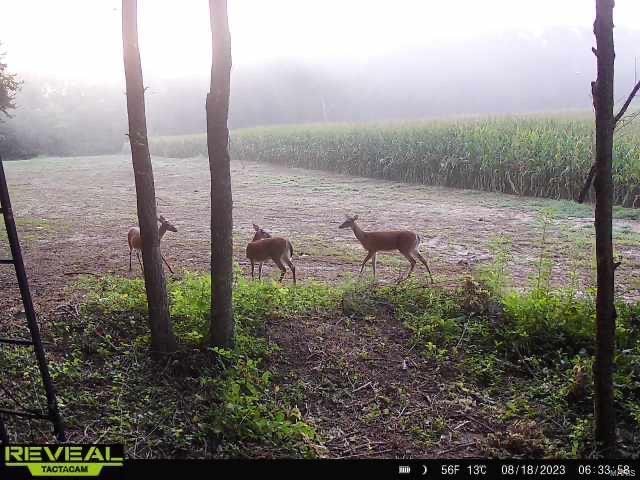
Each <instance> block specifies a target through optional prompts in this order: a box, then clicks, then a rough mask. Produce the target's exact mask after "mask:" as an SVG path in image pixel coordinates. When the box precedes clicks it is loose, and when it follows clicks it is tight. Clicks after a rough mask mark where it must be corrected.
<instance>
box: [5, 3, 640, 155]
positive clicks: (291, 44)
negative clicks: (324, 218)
mask: <svg viewBox="0 0 640 480" xmlns="http://www.w3.org/2000/svg"><path fill="white" fill-rule="evenodd" d="M229 8H230V21H231V29H232V50H233V62H234V67H233V78H232V99H231V118H230V124H231V127H232V128H237V127H246V126H254V125H266V124H276V123H303V122H319V121H371V120H396V119H416V118H430V117H437V116H450V115H468V114H502V113H526V112H540V111H558V110H561V111H567V110H568V111H574V110H580V111H581V110H586V111H590V108H591V98H590V87H589V84H590V82H591V81H592V80H593V79H594V77H595V70H594V69H595V59H594V57H593V55H592V53H591V51H590V48H591V46H592V45H593V44H594V38H593V34H592V31H591V29H592V22H593V2H592V1H586V0H563V1H562V2H555V1H552V0H543V1H537V2H513V1H509V0H489V1H485V2H477V1H469V0H456V1H448V2H435V1H424V0H405V1H402V2H399V3H398V4H397V5H394V8H389V6H388V4H387V3H386V2H382V1H360V0H352V1H349V2H339V1H335V0H331V1H324V2H310V1H309V2H296V1H293V0H279V1H274V2H263V1H262V2H261V1H250V0H236V1H232V2H230V6H229ZM34 12H37V15H34ZM120 15H121V11H120V2H119V1H117V0H102V1H100V2H87V1H83V0H66V1H63V2H47V1H37V0H23V1H20V2H11V3H10V4H8V5H7V6H5V9H4V11H3V15H2V18H0V32H2V33H1V34H0V42H2V47H1V48H2V50H4V51H6V52H7V55H6V63H8V65H9V68H10V69H11V70H12V71H14V72H16V73H18V74H19V75H20V77H21V78H22V79H23V80H24V81H25V83H24V88H23V91H22V92H21V94H20V95H19V96H18V99H17V104H18V109H17V110H16V111H15V112H14V113H15V118H14V119H13V120H12V121H11V122H10V123H8V124H4V125H2V126H0V132H2V133H3V134H4V136H5V137H7V138H9V139H10V141H9V143H10V144H11V145H12V146H14V147H15V148H14V149H13V150H12V149H11V148H10V149H9V150H10V152H9V155H13V156H21V155H22V156H29V155H30V154H33V153H48V154H63V155H64V154H72V153H78V154H84V153H101V152H109V151H115V150H118V149H119V148H120V146H121V145H122V143H123V138H124V132H125V130H126V121H125V103H124V96H123V89H124V78H123V65H122V45H121V24H120V22H121V18H120ZM615 15H616V27H617V28H616V51H617V58H616V62H617V71H616V79H617V88H618V92H619V94H618V95H617V97H622V96H624V95H625V94H626V92H627V91H628V89H629V88H630V86H631V85H632V83H633V81H634V78H635V77H636V71H635V70H636V57H638V56H640V48H639V47H638V45H640V4H639V3H638V2H637V1H635V0H618V1H617V2H616V9H615ZM208 22H209V19H208V5H207V2H206V1H200V2H195V1H190V2H183V3H180V4H178V3H176V2H169V1H166V0H153V1H149V0H141V1H140V22H139V23H140V38H141V55H142V62H143V69H144V75H145V83H146V84H147V85H148V87H149V90H148V92H147V104H148V107H147V108H148V122H149V130H150V132H151V134H152V135H171V134H188V133H197V132H202V131H204V124H205V118H204V108H203V102H204V98H205V95H206V91H207V89H208V81H209V80H208V75H209V73H210V71H209V70H210V38H209V35H210V32H209V23H208ZM24 25H30V28H24ZM34 32H37V34H34ZM185 52H186V53H185ZM79 130H81V131H82V132H81V133H79Z"/></svg>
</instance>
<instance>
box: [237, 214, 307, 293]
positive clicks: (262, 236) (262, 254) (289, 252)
mask: <svg viewBox="0 0 640 480" xmlns="http://www.w3.org/2000/svg"><path fill="white" fill-rule="evenodd" d="M253 228H254V230H255V232H256V233H255V235H254V236H253V240H251V242H249V244H248V245H247V258H248V259H249V261H250V262H251V278H252V279H253V278H254V276H253V272H254V268H255V263H256V262H257V263H258V280H260V279H261V278H262V264H263V263H264V262H265V261H266V260H269V259H271V260H273V261H274V263H275V264H276V265H277V266H278V268H279V269H280V271H281V272H282V274H281V275H280V280H279V281H280V282H282V279H283V278H284V274H285V273H287V269H286V268H285V266H284V265H283V263H286V264H287V265H288V266H289V269H290V270H291V273H292V274H293V284H294V285H295V284H296V268H295V267H294V266H293V263H292V262H291V258H292V257H293V246H292V245H291V242H290V241H289V240H287V239H286V238H281V237H272V236H271V234H270V233H268V232H267V231H265V230H264V229H262V228H260V227H259V226H258V225H256V224H255V223H254V224H253Z"/></svg>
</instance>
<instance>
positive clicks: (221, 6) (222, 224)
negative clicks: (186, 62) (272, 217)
mask: <svg viewBox="0 0 640 480" xmlns="http://www.w3.org/2000/svg"><path fill="white" fill-rule="evenodd" d="M209 16H210V21H211V42H212V51H213V56H212V63H211V87H210V91H209V94H208V95H207V104H206V111H207V149H208V153H209V169H210V173H211V326H210V330H209V338H208V341H209V343H210V344H211V345H213V346H218V347H223V348H231V347H232V346H233V344H234V321H233V303H232V285H233V216H232V208H233V201H232V196H231V171H230V169H231V167H230V158H229V128H228V126H227V121H228V116H229V92H230V88H231V87H230V84H231V35H230V33H229V19H228V16H227V1H226V0H209Z"/></svg>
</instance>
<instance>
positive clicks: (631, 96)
mask: <svg viewBox="0 0 640 480" xmlns="http://www.w3.org/2000/svg"><path fill="white" fill-rule="evenodd" d="M638 90H640V81H639V82H638V83H636V86H635V87H633V90H631V93H630V94H629V97H628V98H627V101H626V102H624V105H622V108H621V109H620V111H619V112H618V114H617V115H616V116H615V117H614V118H613V124H614V126H615V125H616V124H617V123H618V122H619V121H620V119H621V118H622V116H623V115H624V112H626V111H627V108H629V105H631V102H632V101H633V99H634V97H635V96H636V94H637V93H638Z"/></svg>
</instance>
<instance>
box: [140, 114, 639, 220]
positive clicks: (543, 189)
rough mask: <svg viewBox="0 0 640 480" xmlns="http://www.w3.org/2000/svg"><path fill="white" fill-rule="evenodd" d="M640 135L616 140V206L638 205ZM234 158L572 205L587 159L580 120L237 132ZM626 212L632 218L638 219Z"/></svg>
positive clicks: (181, 152)
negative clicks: (568, 201)
mask: <svg viewBox="0 0 640 480" xmlns="http://www.w3.org/2000/svg"><path fill="white" fill-rule="evenodd" d="M639 140H640V128H639V127H638V126H636V125H634V124H632V125H631V126H629V127H627V128H625V129H623V130H622V131H621V132H619V133H618V134H617V135H616V140H615V145H614V181H615V192H614V200H615V203H616V204H618V205H622V206H625V207H630V206H638V205H639V204H640V197H639V195H640V187H639V184H640V141H639ZM151 148H152V151H153V152H154V153H155V154H158V155H163V156H168V157H192V156H197V155H205V154H206V143H205V138H204V135H189V136H180V137H161V138H155V139H153V140H152V143H151ZM231 153H232V157H233V158H237V159H241V160H255V161H262V162H269V163H275V164H279V165H287V166H292V167H303V168H310V169H318V170H328V171H332V172H339V173H345V174H350V175H359V176H365V177H374V178H383V179H388V180H394V181H400V182H411V183H420V184H426V185H442V186H447V187H455V188H467V189H475V190H486V191H493V192H504V193H510V194H517V195H526V196H534V197H545V198H552V199H575V198H576V197H577V195H578V192H579V191H580V190H581V188H582V185H583V183H584V179H585V176H586V174H587V172H588V171H589V168H590V166H591V163H592V159H593V121H592V120H591V119H587V118H585V117H576V118H571V117H550V118H541V117H502V118H496V119H492V118H485V119H480V120H462V121H431V122H422V123H415V122H414V123H398V124H379V125H378V124H321V125H297V126H276V127H261V128H250V129H242V130H236V131H234V132H233V133H232V137H231ZM629 215H632V216H633V217H634V218H637V216H635V214H629Z"/></svg>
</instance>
